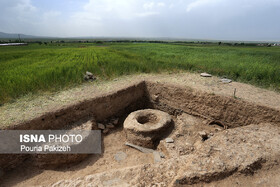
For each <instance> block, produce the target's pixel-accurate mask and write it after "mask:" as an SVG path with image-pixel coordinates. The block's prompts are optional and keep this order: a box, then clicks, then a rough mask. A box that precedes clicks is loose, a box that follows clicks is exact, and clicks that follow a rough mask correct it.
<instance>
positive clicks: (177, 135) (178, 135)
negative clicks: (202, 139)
mask: <svg viewBox="0 0 280 187" xmlns="http://www.w3.org/2000/svg"><path fill="white" fill-rule="evenodd" d="M180 136H184V135H183V134H179V133H178V134H176V137H177V138H179V137H180Z"/></svg>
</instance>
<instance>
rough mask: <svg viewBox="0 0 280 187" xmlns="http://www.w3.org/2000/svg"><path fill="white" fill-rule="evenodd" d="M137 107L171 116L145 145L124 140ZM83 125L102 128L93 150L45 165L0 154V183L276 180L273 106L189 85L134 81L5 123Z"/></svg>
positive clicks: (279, 122) (277, 129)
mask: <svg viewBox="0 0 280 187" xmlns="http://www.w3.org/2000/svg"><path fill="white" fill-rule="evenodd" d="M141 109H156V110H160V111H163V112H166V113H168V114H169V115H170V117H171V119H172V122H173V123H172V128H170V127H171V126H170V127H169V126H168V127H166V129H167V131H165V132H164V133H158V134H159V136H158V137H157V138H156V143H155V144H154V146H153V149H151V147H148V148H147V147H140V148H139V147H138V148H137V146H136V147H135V148H133V147H131V146H127V145H126V143H127V142H128V140H129V139H128V138H127V134H126V132H125V130H124V125H123V124H124V121H125V119H126V118H127V117H128V115H129V114H130V113H131V112H134V111H137V110H141ZM137 119H138V118H137ZM138 122H139V123H140V124H142V123H143V124H145V123H147V122H152V123H157V122H158V118H155V116H151V115H150V117H148V118H147V117H145V118H143V119H142V118H141V119H140V118H139V119H138ZM87 124H91V125H92V126H93V129H102V133H103V153H102V154H101V155H89V156H88V157H86V158H85V159H83V160H82V161H80V162H79V163H75V164H74V163H73V164H69V163H68V164H67V165H60V164H58V165H57V167H55V168H53V169H41V168H38V167H36V164H34V160H32V157H31V156H28V155H27V156H25V157H24V158H23V157H22V155H10V156H7V155H0V166H1V168H2V171H3V175H2V177H1V178H2V181H1V186H153V185H154V186H181V185H197V186H201V185H203V186H279V185H280V180H279V174H280V173H279V172H280V169H279V165H278V164H279V161H280V111H279V110H277V109H273V108H269V107H265V106H260V105H256V104H254V103H249V102H245V101H243V100H240V99H235V98H231V97H225V96H219V95H215V94H209V93H203V92H199V91H196V90H193V89H189V88H184V87H178V86H174V85H168V84H160V83H154V82H148V81H142V82H139V83H138V84H135V85H132V86H129V87H127V88H125V89H121V90H116V92H113V93H108V94H106V95H103V96H101V97H98V98H94V99H91V100H86V101H84V102H81V103H79V104H77V105H73V106H69V107H66V108H62V109H59V110H57V111H53V112H49V113H46V114H45V115H43V116H40V117H38V118H35V119H33V120H30V121H26V122H24V123H22V124H16V125H14V126H11V127H9V129H36V130H38V129H69V128H70V129H71V128H73V127H74V126H75V127H77V126H78V127H79V126H87ZM139 136H144V137H145V135H143V134H142V135H139ZM128 143H131V142H128ZM138 146H139V145H138ZM277 176H278V177H277Z"/></svg>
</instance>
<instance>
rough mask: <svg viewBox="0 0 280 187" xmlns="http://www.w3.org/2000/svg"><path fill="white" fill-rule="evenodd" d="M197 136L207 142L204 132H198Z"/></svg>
mask: <svg viewBox="0 0 280 187" xmlns="http://www.w3.org/2000/svg"><path fill="white" fill-rule="evenodd" d="M198 135H199V136H200V137H201V138H202V140H207V139H208V135H207V133H206V132H205V131H200V132H198Z"/></svg>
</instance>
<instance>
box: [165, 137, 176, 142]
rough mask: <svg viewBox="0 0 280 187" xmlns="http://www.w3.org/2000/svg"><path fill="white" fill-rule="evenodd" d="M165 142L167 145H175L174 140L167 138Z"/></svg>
mask: <svg viewBox="0 0 280 187" xmlns="http://www.w3.org/2000/svg"><path fill="white" fill-rule="evenodd" d="M165 142H166V143H174V140H173V139H172V138H166V139H165Z"/></svg>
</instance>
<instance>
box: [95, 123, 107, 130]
mask: <svg viewBox="0 0 280 187" xmlns="http://www.w3.org/2000/svg"><path fill="white" fill-rule="evenodd" d="M97 126H98V128H99V129H102V130H104V129H105V125H103V124H102V123H97Z"/></svg>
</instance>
